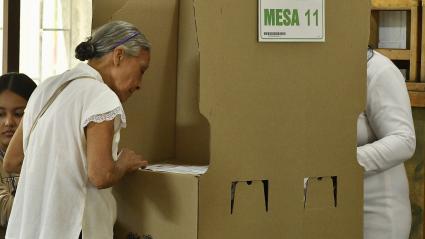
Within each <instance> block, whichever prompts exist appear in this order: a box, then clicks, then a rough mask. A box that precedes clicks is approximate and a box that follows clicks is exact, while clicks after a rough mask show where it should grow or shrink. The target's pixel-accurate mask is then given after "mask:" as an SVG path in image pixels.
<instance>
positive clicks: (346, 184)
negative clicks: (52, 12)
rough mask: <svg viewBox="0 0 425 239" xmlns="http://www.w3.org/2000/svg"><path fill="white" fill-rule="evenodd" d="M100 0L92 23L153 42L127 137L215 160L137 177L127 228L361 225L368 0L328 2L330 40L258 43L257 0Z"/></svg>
mask: <svg viewBox="0 0 425 239" xmlns="http://www.w3.org/2000/svg"><path fill="white" fill-rule="evenodd" d="M93 4H94V17H93V21H94V22H95V23H96V24H95V25H99V24H103V23H104V22H105V21H106V20H108V19H114V20H118V19H121V20H126V21H129V22H132V23H134V24H136V25H137V26H138V27H140V29H142V30H143V31H144V32H145V33H146V35H147V37H148V38H149V39H150V40H151V41H152V43H153V50H152V62H151V68H150V69H149V71H148V73H147V74H146V76H145V82H144V85H143V86H142V88H143V90H142V92H140V93H139V94H138V95H137V96H133V97H132V99H131V101H130V102H129V103H128V104H126V106H125V108H126V113H127V114H128V116H129V119H128V123H129V129H128V130H126V131H124V132H123V139H124V140H123V146H131V147H132V148H133V149H135V150H137V151H139V152H142V153H144V155H146V156H147V159H150V160H151V161H153V162H158V161H164V160H167V161H171V162H172V163H176V164H180V163H192V164H209V165H210V166H209V170H208V172H207V173H206V174H204V175H201V176H199V177H198V176H191V175H179V174H170V173H152V172H142V171H138V172H136V173H134V174H133V175H131V176H129V177H127V178H126V179H125V180H124V181H123V182H121V183H120V184H119V185H117V186H116V187H115V189H114V191H115V194H116V197H117V202H118V210H119V212H118V215H119V216H118V223H117V227H116V231H117V237H118V238H125V236H126V235H127V234H128V233H129V232H133V233H137V234H139V235H141V236H143V235H144V236H145V237H146V238H149V236H150V238H154V239H168V238H179V239H180V238H181V239H187V238H194V239H195V238H196V239H217V238H225V239H227V238H228V239H242V238H244V239H245V238H291V239H318V238H326V239H341V238H344V239H345V238H347V239H358V238H362V235H363V232H362V218H363V217H362V215H363V200H362V198H363V196H362V195H363V194H362V185H363V177H362V170H361V169H360V166H358V165H357V162H356V122H357V117H358V114H359V113H360V112H361V111H362V110H363V107H364V105H365V86H366V49H367V42H368V33H369V32H368V31H369V30H368V29H369V1H367V0H360V1H352V0H338V1H336V0H328V1H326V42H325V43H259V42H258V41H257V12H258V9H257V4H258V3H257V0H232V1H229V0H215V1H207V0H180V1H177V0H172V1H171V0H168V1H166V0H143V1H137V0H128V1H113V0H108V1H106V0H97V1H96V0H95V1H93ZM100 9H106V10H105V11H102V10H100ZM111 10H112V11H111ZM304 178H310V180H309V181H308V182H307V184H306V185H307V188H306V189H304V186H303V185H304ZM334 179H335V181H334ZM232 205H233V206H232Z"/></svg>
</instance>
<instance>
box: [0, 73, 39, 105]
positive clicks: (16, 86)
mask: <svg viewBox="0 0 425 239" xmlns="http://www.w3.org/2000/svg"><path fill="white" fill-rule="evenodd" d="M36 87H37V85H36V84H35V83H34V81H33V80H31V78H29V77H28V76H27V75H25V74H22V73H16V72H10V73H6V74H4V75H2V76H0V93H3V91H6V90H10V91H12V92H13V93H15V94H17V95H19V96H21V97H23V98H25V99H26V100H27V101H28V100H29V98H30V96H31V94H32V92H33V91H34V89H35V88H36Z"/></svg>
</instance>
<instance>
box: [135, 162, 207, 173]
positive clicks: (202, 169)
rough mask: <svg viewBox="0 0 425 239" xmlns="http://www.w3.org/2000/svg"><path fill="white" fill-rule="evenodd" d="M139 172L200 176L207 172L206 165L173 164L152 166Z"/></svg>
mask: <svg viewBox="0 0 425 239" xmlns="http://www.w3.org/2000/svg"><path fill="white" fill-rule="evenodd" d="M141 170H142V171H143V170H145V171H152V172H167V173H180V174H191V175H202V174H204V173H206V172H207V170H208V165H205V166H194V165H175V164H152V165H149V166H147V167H146V168H144V169H141Z"/></svg>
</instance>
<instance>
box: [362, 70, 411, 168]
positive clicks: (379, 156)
mask: <svg viewBox="0 0 425 239" xmlns="http://www.w3.org/2000/svg"><path fill="white" fill-rule="evenodd" d="M367 95H368V96H367V107H366V117H367V120H368V122H369V125H370V127H371V128H372V130H373V132H374V133H375V136H376V138H377V139H378V140H376V141H375V142H372V143H369V144H366V145H363V146H360V147H357V160H358V162H359V164H360V165H361V166H363V167H364V169H365V171H366V174H370V173H374V172H380V171H383V170H386V169H389V168H391V167H394V166H396V165H399V164H401V163H403V162H404V161H405V160H407V159H409V158H410V157H412V155H413V153H414V151H415V147H416V138H415V131H414V126H413V119H412V111H411V106H410V100H409V95H408V92H407V89H406V84H405V82H404V78H403V76H402V75H401V73H400V72H399V70H398V69H397V68H396V67H395V66H391V65H387V66H385V67H384V68H383V69H380V70H379V72H377V74H375V75H374V76H373V78H372V79H371V80H370V82H369V85H368V89H367Z"/></svg>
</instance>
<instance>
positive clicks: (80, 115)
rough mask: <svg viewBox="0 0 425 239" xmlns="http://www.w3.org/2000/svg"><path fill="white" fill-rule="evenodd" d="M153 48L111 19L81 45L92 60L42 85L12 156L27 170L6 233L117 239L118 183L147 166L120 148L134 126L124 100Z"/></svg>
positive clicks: (20, 238) (27, 237)
mask: <svg viewBox="0 0 425 239" xmlns="http://www.w3.org/2000/svg"><path fill="white" fill-rule="evenodd" d="M150 48H151V46H150V43H149V42H148V40H147V39H146V37H145V36H144V34H143V33H142V32H140V31H139V30H138V29H137V28H136V27H135V26H133V25H132V24H130V23H127V22H123V21H115V22H110V23H108V24H105V25H104V26H102V27H100V28H99V29H98V30H96V31H95V32H94V33H93V35H92V36H91V37H90V38H89V39H88V40H87V41H85V42H82V43H81V44H80V45H78V46H77V48H76V58H78V59H80V60H81V61H84V60H88V63H87V64H86V63H80V64H79V65H78V66H76V67H75V68H73V69H71V70H69V71H66V72H64V73H63V74H60V75H57V76H54V77H52V78H50V79H47V80H46V81H44V82H43V83H42V84H40V85H39V86H38V87H37V89H36V90H35V91H34V93H33V95H32V96H31V98H30V100H29V102H28V105H27V108H26V110H25V115H24V117H23V120H22V121H21V124H20V125H19V126H18V128H17V130H16V133H15V135H14V136H13V138H12V141H11V143H10V145H9V147H8V149H7V152H6V155H5V158H4V168H5V170H6V171H8V172H19V171H20V172H21V177H20V181H19V186H18V190H17V192H16V197H15V202H14V205H13V208H12V213H11V216H10V220H9V225H8V228H7V232H6V238H8V239H57V238H63V239H77V238H79V237H80V238H81V237H82V238H87V239H108V238H110V239H112V238H113V225H114V222H115V219H116V205H115V199H114V197H113V195H112V193H111V188H110V187H111V186H112V185H114V184H115V183H116V182H118V181H119V180H120V179H121V178H122V177H123V176H124V175H125V174H127V173H128V172H132V171H134V170H137V169H138V168H140V167H144V166H146V165H147V162H146V161H145V160H144V159H143V157H142V156H141V155H138V154H136V153H135V152H133V151H131V150H129V149H123V150H122V151H121V153H120V154H118V142H119V139H120V129H121V128H123V127H125V126H126V118H125V114H124V110H123V107H122V105H121V103H122V102H125V101H126V100H127V99H128V97H130V96H131V95H132V94H133V93H134V92H135V91H137V90H138V89H139V88H140V84H141V81H142V77H143V74H144V72H145V71H146V70H147V69H148V67H149V61H150ZM66 83H69V84H68V85H66ZM62 86H66V87H65V88H64V89H63V91H62V92H60V93H59V94H58V95H57V97H56V98H54V100H53V101H51V99H52V98H51V97H52V95H53V94H54V93H56V92H57V89H59V88H60V87H62ZM48 102H52V103H51V104H50V105H49V104H48ZM45 105H49V106H48V108H47V110H46V111H45V112H44V114H42V116H41V117H40V118H39V119H38V120H36V119H37V116H38V115H39V113H40V112H41V111H42V109H43V107H44V106H45ZM34 123H36V124H34ZM21 168H22V169H21Z"/></svg>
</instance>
